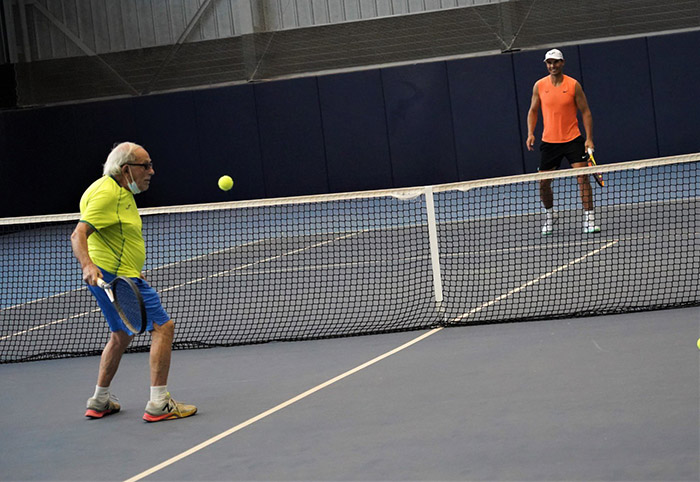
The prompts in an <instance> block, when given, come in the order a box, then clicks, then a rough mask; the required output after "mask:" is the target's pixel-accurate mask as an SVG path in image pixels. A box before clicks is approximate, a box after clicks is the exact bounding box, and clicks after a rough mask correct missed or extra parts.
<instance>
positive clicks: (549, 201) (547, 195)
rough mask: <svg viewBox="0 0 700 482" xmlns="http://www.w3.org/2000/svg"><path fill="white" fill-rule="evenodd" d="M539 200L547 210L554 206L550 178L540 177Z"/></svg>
mask: <svg viewBox="0 0 700 482" xmlns="http://www.w3.org/2000/svg"><path fill="white" fill-rule="evenodd" d="M540 200H542V206H544V208H545V209H546V210H548V211H549V210H550V209H552V207H553V206H554V193H553V192H552V180H551V179H542V180H541V181H540Z"/></svg>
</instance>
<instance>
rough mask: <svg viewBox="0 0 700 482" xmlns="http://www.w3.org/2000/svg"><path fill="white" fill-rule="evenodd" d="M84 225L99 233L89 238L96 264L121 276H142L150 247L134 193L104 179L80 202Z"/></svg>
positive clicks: (94, 183)
mask: <svg viewBox="0 0 700 482" xmlns="http://www.w3.org/2000/svg"><path fill="white" fill-rule="evenodd" d="M80 222H82V223H87V224H89V225H90V226H92V227H93V228H94V229H95V232H94V233H92V234H91V235H90V236H89V237H88V252H89V254H90V258H91V259H92V261H93V263H95V264H96V265H97V266H99V267H100V268H102V269H104V270H105V271H108V272H110V273H113V274H115V275H117V276H129V277H132V278H134V277H138V276H140V274H141V270H142V269H143V264H144V262H145V261H146V246H145V243H144V241H143V233H142V231H141V216H139V212H138V210H137V208H136V201H135V199H134V195H133V194H132V193H131V191H129V190H128V189H125V188H123V187H121V186H120V185H119V183H118V182H117V181H116V180H115V179H114V178H112V177H110V176H104V177H101V178H100V179H98V180H97V181H95V182H93V183H92V184H91V185H90V187H88V188H87V190H86V191H85V193H84V194H83V196H82V197H81V198H80Z"/></svg>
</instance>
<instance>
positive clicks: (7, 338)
mask: <svg viewBox="0 0 700 482" xmlns="http://www.w3.org/2000/svg"><path fill="white" fill-rule="evenodd" d="M98 311H100V309H99V308H95V309H94V310H91V311H85V312H83V313H78V314H76V315H73V316H69V317H68V318H63V319H61V320H54V321H51V322H49V323H44V324H43V325H37V326H33V327H31V328H29V329H27V330H22V331H18V332H15V333H10V334H9V335H5V336H0V341H5V340H9V339H10V338H12V337H15V336H21V335H26V334H27V333H31V332H32V331H36V330H41V329H42V328H46V327H49V326H51V325H57V324H59V323H63V322H64V321H70V320H75V319H76V318H80V317H82V316H86V315H89V314H91V313H97V312H98Z"/></svg>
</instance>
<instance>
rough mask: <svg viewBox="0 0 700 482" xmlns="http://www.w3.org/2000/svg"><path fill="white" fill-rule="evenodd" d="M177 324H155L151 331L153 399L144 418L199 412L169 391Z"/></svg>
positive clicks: (155, 420)
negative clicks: (171, 358) (176, 399)
mask: <svg viewBox="0 0 700 482" xmlns="http://www.w3.org/2000/svg"><path fill="white" fill-rule="evenodd" d="M174 334H175V324H174V323H173V320H169V321H168V322H167V323H164V324H163V325H157V324H154V325H153V331H152V332H151V337H152V339H151V356H150V364H151V399H150V400H149V402H148V403H147V404H146V411H145V413H144V414H143V419H144V420H146V421H147V422H160V421H161V420H173V419H177V418H185V417H189V416H191V415H194V414H195V413H197V407H195V406H194V405H187V404H184V403H181V402H176V401H175V400H173V399H172V398H171V397H170V393H169V392H168V386H167V385H168V373H169V372H170V357H171V354H172V346H173V337H174Z"/></svg>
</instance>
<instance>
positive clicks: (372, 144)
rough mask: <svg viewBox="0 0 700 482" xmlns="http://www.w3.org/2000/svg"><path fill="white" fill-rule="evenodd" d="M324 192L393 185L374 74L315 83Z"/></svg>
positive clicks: (377, 79) (378, 84)
mask: <svg viewBox="0 0 700 482" xmlns="http://www.w3.org/2000/svg"><path fill="white" fill-rule="evenodd" d="M318 89H319V95H320V100H321V113H322V117H323V133H324V140H325V147H326V166H327V168H328V187H329V190H330V192H344V191H362V190H369V189H383V188H386V187H388V186H393V184H394V182H393V179H392V172H391V157H390V153H389V140H388V137H387V127H386V114H385V110H384V91H383V88H382V77H381V72H380V71H379V70H366V71H361V72H351V73H347V74H340V75H327V76H323V77H319V78H318Z"/></svg>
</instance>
